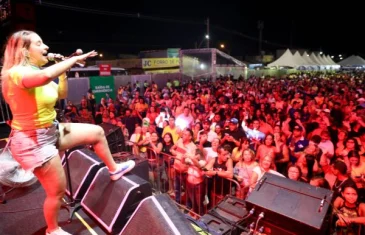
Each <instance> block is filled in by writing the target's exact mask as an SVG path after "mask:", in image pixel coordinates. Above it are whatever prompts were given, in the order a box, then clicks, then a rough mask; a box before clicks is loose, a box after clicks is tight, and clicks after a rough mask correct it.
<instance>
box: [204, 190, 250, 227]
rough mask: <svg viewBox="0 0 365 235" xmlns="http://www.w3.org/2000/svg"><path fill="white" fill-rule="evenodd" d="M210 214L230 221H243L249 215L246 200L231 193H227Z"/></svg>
mask: <svg viewBox="0 0 365 235" xmlns="http://www.w3.org/2000/svg"><path fill="white" fill-rule="evenodd" d="M208 214H210V215H213V216H215V217H218V218H223V219H224V220H228V221H229V222H230V223H241V222H242V220H243V219H244V218H245V217H246V216H247V214H248V212H247V210H246V202H245V201H244V200H241V199H238V198H236V197H233V196H231V195H227V196H226V197H225V198H223V200H221V201H220V202H219V203H218V204H217V205H216V206H215V207H214V208H212V209H211V210H209V211H208Z"/></svg>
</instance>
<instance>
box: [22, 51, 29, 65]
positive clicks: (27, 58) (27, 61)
mask: <svg viewBox="0 0 365 235" xmlns="http://www.w3.org/2000/svg"><path fill="white" fill-rule="evenodd" d="M22 53H23V56H24V60H23V65H28V64H29V51H28V50H27V49H25V48H23V50H22Z"/></svg>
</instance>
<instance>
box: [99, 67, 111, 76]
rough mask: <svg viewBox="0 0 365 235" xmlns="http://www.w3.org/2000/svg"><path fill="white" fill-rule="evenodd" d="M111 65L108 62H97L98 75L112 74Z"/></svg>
mask: <svg viewBox="0 0 365 235" xmlns="http://www.w3.org/2000/svg"><path fill="white" fill-rule="evenodd" d="M111 71H112V66H111V65H110V64H99V74H100V76H110V75H112V72H111Z"/></svg>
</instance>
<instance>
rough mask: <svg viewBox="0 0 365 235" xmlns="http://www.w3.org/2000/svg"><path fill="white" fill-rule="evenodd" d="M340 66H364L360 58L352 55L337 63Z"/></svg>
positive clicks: (363, 61) (364, 63) (364, 62)
mask: <svg viewBox="0 0 365 235" xmlns="http://www.w3.org/2000/svg"><path fill="white" fill-rule="evenodd" d="M338 64H339V65H341V66H365V60H364V59H363V58H361V57H360V56H355V55H352V56H350V57H347V58H346V59H344V60H342V61H340V62H338Z"/></svg>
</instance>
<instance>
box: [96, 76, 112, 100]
mask: <svg viewBox="0 0 365 235" xmlns="http://www.w3.org/2000/svg"><path fill="white" fill-rule="evenodd" d="M90 88H91V90H92V91H93V93H94V95H95V101H96V103H97V104H98V103H100V100H101V98H108V97H110V98H112V99H113V100H115V97H116V94H115V93H116V91H115V90H114V77H113V76H102V77H100V76H95V77H90Z"/></svg>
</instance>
